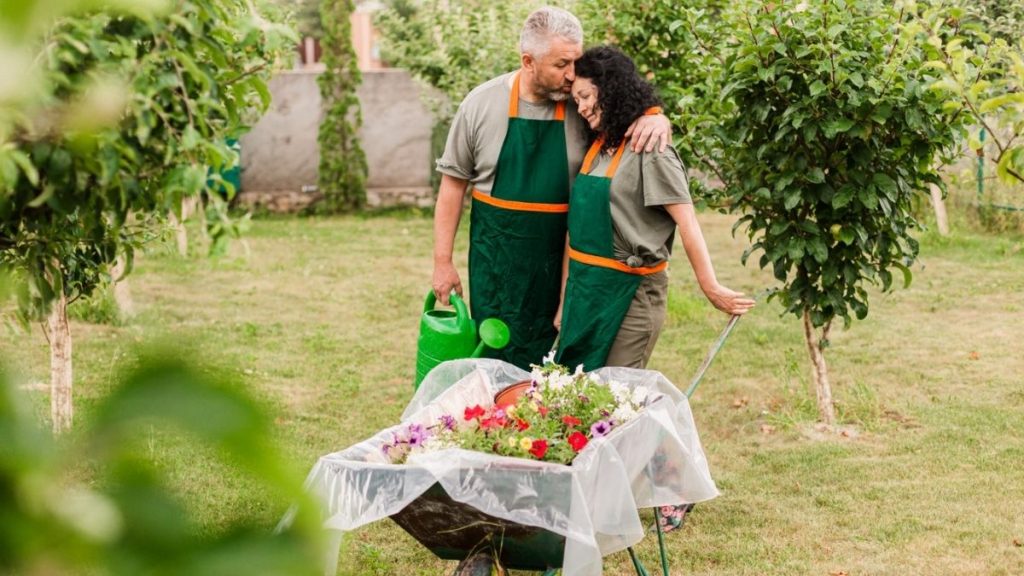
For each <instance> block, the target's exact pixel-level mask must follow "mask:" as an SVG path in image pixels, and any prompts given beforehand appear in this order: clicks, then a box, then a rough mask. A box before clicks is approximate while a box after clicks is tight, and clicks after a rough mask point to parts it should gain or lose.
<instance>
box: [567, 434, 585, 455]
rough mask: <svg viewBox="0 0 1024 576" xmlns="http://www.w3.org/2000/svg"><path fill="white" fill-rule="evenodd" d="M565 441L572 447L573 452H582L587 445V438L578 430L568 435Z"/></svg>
mask: <svg viewBox="0 0 1024 576" xmlns="http://www.w3.org/2000/svg"><path fill="white" fill-rule="evenodd" d="M566 441H568V442H569V446H572V450H573V452H579V451H580V450H583V448H584V447H585V446H586V445H587V442H588V440H587V436H586V435H585V434H583V433H582V432H580V431H579V430H577V431H575V432H573V433H572V434H569V437H568V438H566Z"/></svg>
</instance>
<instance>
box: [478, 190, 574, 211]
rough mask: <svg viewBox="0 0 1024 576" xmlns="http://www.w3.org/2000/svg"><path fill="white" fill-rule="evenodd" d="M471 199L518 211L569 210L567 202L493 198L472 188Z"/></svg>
mask: <svg viewBox="0 0 1024 576" xmlns="http://www.w3.org/2000/svg"><path fill="white" fill-rule="evenodd" d="M473 199H475V200H479V201H481V202H483V203H484V204H490V205H491V206H497V207H498V208H504V209H505V210H518V211H520V212H548V213H555V214H557V213H565V212H568V211H569V205H568V204H545V203H543V202H519V201H517V200H502V199H501V198H495V197H493V196H491V195H490V194H484V193H483V192H481V191H479V190H477V189H476V188H474V189H473Z"/></svg>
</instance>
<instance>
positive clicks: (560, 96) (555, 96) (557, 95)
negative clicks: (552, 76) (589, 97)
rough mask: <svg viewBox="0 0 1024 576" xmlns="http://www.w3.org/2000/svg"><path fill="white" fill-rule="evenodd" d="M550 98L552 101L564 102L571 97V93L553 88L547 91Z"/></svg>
mask: <svg viewBox="0 0 1024 576" xmlns="http://www.w3.org/2000/svg"><path fill="white" fill-rule="evenodd" d="M547 96H548V100H551V101H552V102H562V101H563V100H568V99H569V94H566V93H565V92H562V91H561V90H552V91H550V92H548V93H547Z"/></svg>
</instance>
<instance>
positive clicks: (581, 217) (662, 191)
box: [555, 46, 754, 370]
mask: <svg viewBox="0 0 1024 576" xmlns="http://www.w3.org/2000/svg"><path fill="white" fill-rule="evenodd" d="M572 96H573V99H574V100H575V101H576V103H577V106H578V107H579V113H580V116H582V117H583V119H584V121H586V123H587V124H588V125H589V132H590V139H591V141H592V145H591V147H590V151H589V152H588V153H587V155H586V158H585V159H584V161H583V168H582V169H581V170H580V173H579V175H578V176H577V177H576V180H575V182H574V185H573V188H572V193H571V194H570V197H569V233H568V237H567V239H566V243H567V246H566V256H565V260H564V265H563V271H562V280H563V284H562V286H563V288H562V301H561V306H560V307H559V310H558V315H557V316H556V317H555V327H556V328H558V329H559V330H560V335H559V339H558V353H557V356H556V360H557V361H558V362H559V363H560V364H563V365H566V366H570V367H572V366H577V365H579V364H582V365H583V367H584V369H585V370H593V369H595V368H600V367H602V366H630V367H635V368H643V367H645V366H646V365H647V361H648V360H649V359H650V357H651V352H652V351H653V350H654V344H655V342H656V341H657V339H658V335H659V333H660V332H661V326H662V324H663V322H664V319H665V309H666V302H667V295H668V275H667V273H666V268H667V266H668V258H669V256H670V255H671V252H672V243H673V239H674V235H675V230H676V228H677V227H678V228H679V233H680V236H681V238H682V241H683V247H684V248H685V250H686V255H687V258H688V259H689V261H690V265H691V266H692V267H693V271H694V273H695V275H696V277H697V282H698V284H699V285H700V288H701V290H702V291H703V292H704V294H705V296H707V298H708V300H710V301H711V303H712V304H713V305H714V306H715V307H716V308H718V309H719V310H722V311H723V312H726V313H728V314H744V313H746V312H747V311H748V310H750V309H751V307H753V306H754V301H753V300H751V299H749V298H746V297H744V296H743V294H741V293H739V292H735V291H733V290H730V289H728V288H726V287H725V286H722V285H721V284H719V283H718V280H717V279H716V278H715V270H714V268H713V267H712V265H711V258H710V256H709V255H708V250H707V246H706V245H705V243H704V237H703V235H702V234H701V231H700V225H699V224H698V223H697V217H696V213H695V212H694V209H693V202H692V200H691V199H690V193H689V186H688V183H687V177H686V169H685V168H684V167H683V163H682V161H681V160H680V158H679V154H678V153H677V152H676V150H675V149H674V148H672V147H671V146H670V147H668V148H667V149H666V150H665V151H664V152H657V151H655V152H639V153H634V152H633V151H632V150H626V149H625V148H626V147H625V146H624V141H625V136H626V131H627V130H628V128H629V126H630V124H632V123H633V121H634V120H636V119H637V118H639V117H640V116H642V115H643V114H645V112H646V111H648V110H649V109H651V108H652V107H657V106H658V105H659V104H660V102H659V100H658V97H657V95H656V94H655V92H654V88H653V87H652V86H651V85H650V84H648V83H647V82H646V81H644V80H643V79H642V78H641V77H640V76H639V74H637V71H636V66H635V65H634V64H633V61H632V60H631V59H630V58H629V57H628V56H626V55H625V54H623V53H622V52H620V51H619V50H617V49H615V48H612V47H609V46H598V47H596V48H591V49H590V50H587V51H586V52H585V53H584V54H583V57H582V58H580V59H579V60H577V61H576V80H575V82H574V83H573V86H572Z"/></svg>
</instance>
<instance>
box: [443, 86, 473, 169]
mask: <svg viewBox="0 0 1024 576" xmlns="http://www.w3.org/2000/svg"><path fill="white" fill-rule="evenodd" d="M468 116H469V112H468V107H467V106H466V103H465V102H463V103H462V104H461V105H459V110H458V111H457V112H456V113H455V118H453V119H452V127H451V128H450V129H449V130H448V140H447V141H446V142H445V145H444V154H442V155H441V157H440V158H438V159H437V171H438V172H440V173H442V174H447V175H448V176H454V177H455V178H460V179H462V180H473V179H474V177H475V176H476V162H475V157H474V150H473V134H472V130H473V127H472V122H470V119H469V118H468Z"/></svg>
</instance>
